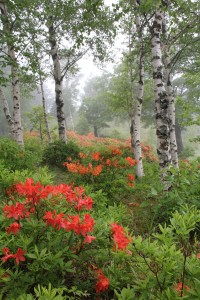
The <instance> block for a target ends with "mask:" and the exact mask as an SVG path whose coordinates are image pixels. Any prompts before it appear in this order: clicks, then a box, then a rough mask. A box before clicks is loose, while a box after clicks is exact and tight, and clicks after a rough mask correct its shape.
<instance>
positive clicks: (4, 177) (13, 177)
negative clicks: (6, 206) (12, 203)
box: [0, 161, 53, 197]
mask: <svg viewBox="0 0 200 300" xmlns="http://www.w3.org/2000/svg"><path fill="white" fill-rule="evenodd" d="M28 177H32V178H33V179H34V180H35V181H39V182H41V183H42V184H43V185H47V184H52V179H53V175H52V174H51V173H50V172H49V170H48V168H47V167H40V168H38V169H37V171H35V170H28V169H26V170H21V171H19V170H16V171H11V170H10V169H7V168H6V167H5V165H4V164H3V163H2V161H0V196H2V197H8V190H9V189H10V188H11V187H12V186H13V185H14V184H16V183H19V182H25V180H26V179H27V178H28Z"/></svg>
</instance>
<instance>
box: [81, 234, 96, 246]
mask: <svg viewBox="0 0 200 300" xmlns="http://www.w3.org/2000/svg"><path fill="white" fill-rule="evenodd" d="M94 240H96V237H95V236H92V235H86V237H85V239H84V242H83V243H84V244H91V243H92V241H94Z"/></svg>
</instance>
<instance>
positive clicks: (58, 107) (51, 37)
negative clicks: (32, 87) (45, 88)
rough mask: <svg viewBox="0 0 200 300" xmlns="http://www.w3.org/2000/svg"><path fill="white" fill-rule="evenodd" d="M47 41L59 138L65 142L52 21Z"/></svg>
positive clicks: (57, 59) (63, 116) (62, 103)
mask: <svg viewBox="0 0 200 300" xmlns="http://www.w3.org/2000/svg"><path fill="white" fill-rule="evenodd" d="M49 42H50V46H51V57H52V60H53V66H54V80H55V94H56V110H57V120H58V132H59V139H60V140H61V141H63V142H65V143H66V142H67V137H66V126H65V115H64V112H63V106H64V102H63V98H62V76H61V68H60V61H59V57H58V50H57V41H56V33H55V29H54V25H53V22H52V23H51V25H50V26H49Z"/></svg>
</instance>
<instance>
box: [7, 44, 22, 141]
mask: <svg viewBox="0 0 200 300" xmlns="http://www.w3.org/2000/svg"><path fill="white" fill-rule="evenodd" d="M8 53H9V56H10V57H11V59H12V61H13V64H12V65H11V76H12V95H13V120H14V123H15V138H16V141H17V143H18V144H19V145H20V146H23V145H24V141H23V133H22V124H21V109H20V88H19V78H18V74H17V67H16V66H15V65H16V57H15V52H14V49H13V47H9V49H8Z"/></svg>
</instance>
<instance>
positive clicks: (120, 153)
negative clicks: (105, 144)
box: [112, 148, 122, 155]
mask: <svg viewBox="0 0 200 300" xmlns="http://www.w3.org/2000/svg"><path fill="white" fill-rule="evenodd" d="M112 154H114V155H122V151H121V150H120V149H117V148H116V149H113V150H112Z"/></svg>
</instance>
